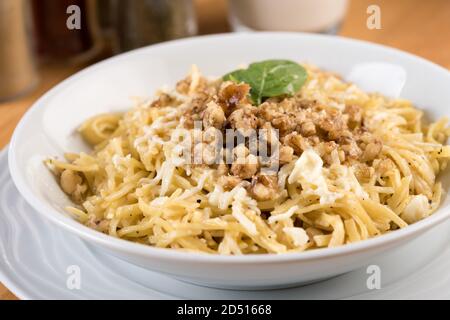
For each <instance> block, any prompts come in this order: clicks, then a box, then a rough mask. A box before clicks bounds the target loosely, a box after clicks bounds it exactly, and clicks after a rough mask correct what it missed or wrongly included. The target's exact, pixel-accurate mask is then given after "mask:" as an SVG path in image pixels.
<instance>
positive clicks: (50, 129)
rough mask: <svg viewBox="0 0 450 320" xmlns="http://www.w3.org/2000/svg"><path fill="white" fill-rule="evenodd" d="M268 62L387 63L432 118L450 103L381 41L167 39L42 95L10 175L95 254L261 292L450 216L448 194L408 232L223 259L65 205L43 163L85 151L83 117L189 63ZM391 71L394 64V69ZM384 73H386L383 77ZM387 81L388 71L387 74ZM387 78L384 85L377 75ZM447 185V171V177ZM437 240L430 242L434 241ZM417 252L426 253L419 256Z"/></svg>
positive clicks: (13, 155)
mask: <svg viewBox="0 0 450 320" xmlns="http://www.w3.org/2000/svg"><path fill="white" fill-rule="evenodd" d="M268 58H286V59H292V60H296V61H305V62H311V63H314V64H316V65H318V66H319V67H322V68H325V69H328V70H331V71H334V72H337V73H340V74H342V75H348V74H349V73H350V71H351V70H352V68H353V67H354V66H355V65H357V64H364V63H371V62H377V63H380V62H381V63H389V64H390V65H395V66H396V67H397V68H400V69H403V70H404V73H405V74H406V81H405V83H404V86H403V84H402V86H401V96H402V97H403V98H406V99H410V100H412V101H413V102H414V103H415V104H416V105H417V106H419V107H421V108H424V109H426V111H427V114H428V115H429V116H430V117H431V118H437V117H438V116H442V115H444V114H445V113H447V114H448V110H446V109H445V108H447V107H448V106H449V105H450V90H447V89H448V88H449V87H450V73H449V72H448V71H447V70H445V69H443V68H441V67H439V66H437V65H435V64H433V63H431V62H428V61H426V60H424V59H421V58H419V57H416V56H413V55H411V54H408V53H404V52H401V51H399V50H395V49H390V48H387V47H383V46H380V45H374V44H370V43H366V42H361V41H355V40H349V39H344V38H339V37H332V36H323V35H310V34H299V33H253V34H228V35H215V36H206V37H198V38H191V39H185V40H178V41H174V42H169V43H163V44H159V45H155V46H151V47H147V48H143V49H139V50H136V51H132V52H129V53H126V54H122V55H120V56H117V57H114V58H111V59H108V60H106V61H103V62H101V63H98V64H96V65H94V66H91V67H89V68H87V69H86V70H84V71H81V72H79V73H78V74H76V75H74V76H72V77H70V78H69V79H67V80H65V81H64V82H62V83H61V84H59V85H58V86H56V87H55V88H53V89H52V90H51V91H49V92H48V93H47V94H45V95H44V96H43V97H42V98H41V99H39V101H37V102H36V103H35V104H34V106H33V107H32V108H31V109H30V110H29V111H28V112H27V114H26V115H25V116H24V117H23V119H22V120H21V122H20V123H19V125H18V126H17V128H16V130H15V132H14V135H13V138H12V141H11V144H10V152H9V167H10V171H11V175H12V178H13V180H14V182H15V184H16V186H17V188H18V189H19V191H20V193H21V194H22V195H23V196H24V198H25V199H26V200H27V201H28V202H29V203H30V204H31V205H32V206H33V207H34V208H35V209H36V210H37V211H38V212H39V213H40V214H42V216H43V217H45V218H47V219H49V220H51V221H52V222H54V223H56V224H57V225H58V226H60V227H61V228H64V229H65V230H66V231H67V232H71V233H74V234H76V235H78V236H80V237H81V238H82V239H84V240H85V241H86V242H88V243H89V244H92V245H93V248H95V249H96V250H101V251H102V252H109V253H110V254H113V255H114V256H116V257H119V258H121V259H124V260H127V261H130V262H132V263H134V264H137V265H140V266H142V267H144V268H148V269H151V270H156V271H159V272H162V273H166V274H169V275H172V276H173V277H176V278H178V279H183V280H185V281H189V282H194V283H199V284H202V285H206V286H215V287H225V288H238V289H250V288H252V289H258V288H259V289H260V288H271V287H283V286H293V285H296V284H300V283H306V282H311V281H316V280H319V279H324V278H328V277H331V276H335V275H338V274H341V273H344V272H348V271H350V270H353V269H356V268H359V267H361V266H363V265H365V264H366V263H367V262H368V261H369V260H370V259H373V258H375V257H376V256H377V255H379V254H381V253H383V252H385V251H387V250H392V249H393V248H398V247H400V246H402V245H404V244H405V243H407V242H408V241H409V240H411V239H412V238H414V237H417V236H418V235H420V234H422V233H423V232H424V231H426V230H428V229H429V228H431V227H433V226H435V225H437V224H440V223H442V222H443V221H444V220H445V219H447V218H448V217H449V215H450V210H449V204H450V200H449V197H445V199H444V201H443V203H442V206H441V208H440V209H439V210H438V211H437V212H436V213H435V214H434V215H432V216H430V217H428V218H426V219H424V220H422V221H419V222H417V223H415V224H413V225H411V226H408V227H407V228H404V229H402V230H398V231H395V232H392V233H390V234H387V235H383V236H380V237H377V238H374V239H370V240H366V241H362V242H359V243H355V244H350V245H346V246H342V247H338V248H327V249H318V250H313V251H307V252H303V253H295V254H283V255H274V254H267V255H247V256H218V255H205V254H195V253H186V252H178V251H175V250H170V249H160V248H153V247H150V246H144V245H140V244H136V243H132V242H128V241H125V240H121V239H116V238H113V237H110V236H107V235H104V234H102V233H99V232H96V231H94V230H91V229H89V228H87V227H85V226H83V225H81V224H80V223H78V222H77V221H75V220H74V219H73V218H71V217H70V216H69V215H68V214H67V213H65V211H64V209H63V208H64V207H65V206H66V205H68V204H69V200H68V198H67V197H66V196H65V195H64V193H63V192H62V191H61V190H60V188H59V186H58V185H57V183H56V180H55V179H54V177H53V176H52V175H51V174H50V172H49V171H48V170H47V168H46V167H45V166H44V165H43V164H42V160H43V159H45V158H46V157H48V156H54V155H56V156H62V155H63V152H65V151H80V150H86V149H87V147H86V146H85V145H84V144H83V143H82V142H81V140H80V138H79V137H78V135H77V134H75V128H76V127H78V126H79V125H80V124H81V123H82V122H83V120H85V119H86V118H88V117H90V116H92V115H95V114H98V113H101V112H106V111H114V110H119V109H120V110H124V109H127V108H129V107H130V106H131V104H132V103H131V101H130V97H133V96H145V97H148V96H151V95H152V93H153V92H154V91H155V90H156V89H157V88H159V87H161V86H162V85H166V84H167V85H174V84H175V82H176V81H177V80H178V79H181V78H183V77H184V76H185V75H186V73H187V72H188V70H189V67H190V65H191V64H193V63H195V64H197V65H198V66H199V67H200V69H201V70H202V71H203V73H204V74H205V75H208V76H211V75H216V76H220V75H222V74H224V73H226V72H228V71H230V70H233V69H235V68H236V66H238V65H239V64H241V63H248V62H252V61H258V60H263V59H268ZM388 70H389V68H388ZM382 77H383V75H382ZM384 77H386V79H381V80H382V81H381V82H384V81H387V80H389V78H390V75H389V73H388V74H387V75H386V74H384ZM378 82H380V81H378ZM440 179H441V181H443V182H444V184H445V185H446V187H447V186H448V184H449V180H450V175H449V174H445V175H443V176H441V178H440ZM429 245H430V246H432V245H433V244H429ZM418 254H419V253H418Z"/></svg>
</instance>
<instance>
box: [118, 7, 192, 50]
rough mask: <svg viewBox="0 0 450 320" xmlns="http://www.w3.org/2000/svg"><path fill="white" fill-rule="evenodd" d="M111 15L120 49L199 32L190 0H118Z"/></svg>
mask: <svg viewBox="0 0 450 320" xmlns="http://www.w3.org/2000/svg"><path fill="white" fill-rule="evenodd" d="M112 7H114V8H115V10H116V16H115V17H114V19H112V21H113V23H114V26H113V28H114V30H115V32H116V33H117V44H118V49H119V51H127V50H131V49H135V48H139V47H143V46H146V45H149V44H153V43H157V42H162V41H167V40H172V39H178V38H183V37H188V36H193V35H195V34H196V33H197V24H196V20H195V13H194V8H193V4H192V1H191V0H133V1H116V4H115V6H112Z"/></svg>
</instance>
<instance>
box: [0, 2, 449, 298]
mask: <svg viewBox="0 0 450 320" xmlns="http://www.w3.org/2000/svg"><path fill="white" fill-rule="evenodd" d="M194 1H195V6H196V10H197V16H198V20H199V32H200V33H201V34H208V33H219V32H227V31H229V26H228V23H227V2H226V0H194ZM372 4H375V5H378V6H379V7H380V8H381V27H382V28H381V30H369V29H368V28H367V25H366V21H367V17H368V14H367V7H368V6H369V5H372ZM339 34H340V35H343V36H346V37H351V38H358V39H363V40H368V41H372V42H377V43H381V44H385V45H389V46H392V47H396V48H399V49H402V50H405V51H409V52H411V53H414V54H417V55H420V56H422V57H424V58H426V59H429V60H431V61H433V62H435V63H437V64H440V65H442V66H444V67H446V68H449V69H450V1H448V0H428V1H423V0H352V1H351V2H350V6H349V10H348V13H347V16H346V18H345V20H344V22H343V24H342V27H341V30H340V32H339ZM78 69H80V67H73V66H72V67H68V66H62V65H55V64H53V65H43V66H41V67H40V70H39V72H40V83H39V85H38V86H37V87H36V88H35V90H33V91H32V92H31V93H30V94H28V95H26V96H24V97H22V98H20V99H18V100H14V101H11V102H7V103H3V104H0V128H1V130H0V147H3V146H6V145H7V144H8V141H9V139H10V137H11V134H12V132H13V130H14V128H15V126H16V124H17V122H18V121H19V119H20V118H21V116H22V115H23V114H24V112H25V111H26V110H27V109H28V108H29V107H30V106H31V105H32V103H33V102H34V101H35V100H36V99H37V98H39V97H40V96H41V95H42V94H43V93H44V92H46V91H47V90H49V89H50V88H51V87H53V86H54V85H55V84H57V83H58V82H60V81H61V80H63V79H65V78H67V77H68V76H69V75H71V74H73V73H74V72H76V71H77V70H78ZM0 85H1V84H0ZM0 299H16V297H15V296H14V295H13V294H12V293H11V292H10V291H8V289H7V288H5V287H4V286H3V285H2V284H0Z"/></svg>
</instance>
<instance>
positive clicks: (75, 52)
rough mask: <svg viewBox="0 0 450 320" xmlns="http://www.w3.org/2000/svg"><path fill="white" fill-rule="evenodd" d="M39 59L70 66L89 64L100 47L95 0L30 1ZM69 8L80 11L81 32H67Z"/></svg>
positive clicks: (74, 30) (68, 30)
mask: <svg viewBox="0 0 450 320" xmlns="http://www.w3.org/2000/svg"><path fill="white" fill-rule="evenodd" d="M31 4H32V13H33V20H34V36H35V39H36V40H35V41H36V50H37V54H38V55H39V58H40V59H41V60H44V61H62V62H70V63H72V64H79V63H85V62H89V61H90V60H92V59H93V58H95V56H96V55H98V53H99V51H100V50H101V47H102V42H101V41H102V40H101V37H100V34H99V30H100V29H99V25H98V21H97V12H96V10H97V5H96V0H57V1H55V0H31ZM70 6H77V7H78V8H79V9H80V21H81V26H80V29H69V28H68V27H67V20H68V19H69V17H70V16H71V13H68V12H67V9H68V8H69V7H70Z"/></svg>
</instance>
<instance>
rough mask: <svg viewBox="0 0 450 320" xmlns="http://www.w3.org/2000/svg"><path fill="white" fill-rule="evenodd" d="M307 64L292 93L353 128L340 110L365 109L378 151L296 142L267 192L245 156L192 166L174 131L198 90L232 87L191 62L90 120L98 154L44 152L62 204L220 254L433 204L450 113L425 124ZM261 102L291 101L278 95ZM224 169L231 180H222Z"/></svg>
mask: <svg viewBox="0 0 450 320" xmlns="http://www.w3.org/2000/svg"><path fill="white" fill-rule="evenodd" d="M305 68H306V69H307V71H308V80H307V82H306V84H305V85H304V86H303V87H302V88H301V90H300V91H299V92H298V93H297V94H296V96H295V97H293V98H291V99H300V98H301V99H303V100H308V101H314V103H315V104H319V105H322V106H326V108H327V109H324V110H327V112H330V114H339V115H343V117H344V119H345V121H347V122H346V123H349V126H352V124H351V121H353V120H348V119H351V116H352V113H347V111H345V112H344V111H343V110H344V109H345V110H347V109H348V107H349V106H358V108H360V109H361V110H362V120H355V121H356V122H358V121H359V122H358V123H359V124H357V125H356V126H361V127H364V130H365V131H366V132H368V133H370V134H371V135H372V136H373V137H375V138H376V139H377V141H380V142H381V145H382V146H381V147H380V149H379V150H377V151H378V152H377V153H376V156H375V157H372V158H368V157H369V156H368V154H369V153H370V150H369V149H370V148H372V147H373V148H375V147H376V144H373V145H371V143H370V142H361V143H360V142H358V143H360V144H359V148H360V149H361V150H362V151H361V153H360V154H358V155H357V156H355V157H354V158H353V160H351V161H350V160H348V157H349V155H351V152H352V150H351V149H345V147H343V148H342V149H339V147H335V148H334V149H333V150H332V151H331V152H329V153H328V154H329V156H328V158H326V157H327V152H322V153H321V151H320V146H325V145H326V146H328V145H330V144H329V143H331V142H334V141H339V139H341V138H336V139H334V138H329V141H326V143H328V144H326V143H325V142H324V143H321V144H316V145H313V146H311V147H310V148H305V149H303V150H302V151H301V152H299V153H297V151H296V149H295V148H294V154H292V159H291V160H290V161H288V162H287V163H284V164H282V165H281V166H280V167H279V169H278V170H277V171H276V174H275V178H274V181H275V183H274V184H270V183H271V181H272V180H270V179H269V180H270V181H268V184H267V185H260V187H261V188H262V189H261V190H256V189H251V188H255V187H256V184H257V183H256V182H257V181H259V180H257V179H259V178H255V177H250V178H246V177H244V178H242V176H241V177H240V178H239V179H238V178H237V176H238V175H239V174H243V172H244V169H249V168H250V169H251V168H253V167H250V166H247V167H245V164H244V165H242V166H243V167H239V168H240V169H242V170H241V171H239V172H238V174H234V175H233V174H231V172H230V171H229V170H230V166H229V165H225V171H224V172H225V173H224V172H222V171H221V168H222V169H223V168H224V165H223V164H218V165H203V164H195V163H194V164H192V163H186V161H185V159H184V158H183V157H182V156H181V153H182V150H181V149H180V147H179V143H178V142H179V141H178V139H179V138H180V136H177V134H178V133H177V129H179V128H185V127H186V126H187V123H188V122H189V114H191V113H195V110H196V109H195V108H197V104H198V103H199V101H200V100H199V99H200V98H199V97H201V96H202V95H206V96H208V97H209V100H208V101H209V102H208V103H204V104H205V105H207V106H204V108H207V110H210V109H211V110H212V108H213V107H216V105H220V103H221V102H220V99H219V98H220V90H224V86H225V84H224V83H223V82H222V81H220V80H215V79H207V78H204V77H203V76H201V75H200V73H199V71H198V70H197V69H196V68H194V69H193V71H192V72H191V74H190V75H189V76H188V77H187V78H186V79H185V80H184V81H181V82H179V84H178V85H177V88H176V89H174V90H171V91H160V92H158V93H157V95H156V98H155V99H154V100H151V101H148V102H139V103H137V105H136V106H135V107H134V108H133V109H132V110H130V111H129V112H126V113H123V114H118V113H114V114H102V115H98V116H96V117H94V118H91V119H89V120H87V121H86V122H85V123H84V124H83V125H82V126H81V127H80V129H79V133H80V134H81V135H82V137H83V138H84V139H85V140H86V141H87V142H88V143H89V144H91V145H92V146H93V152H92V154H90V155H87V154H84V153H81V154H73V153H71V154H67V155H66V161H61V160H57V159H49V160H47V164H48V166H49V167H50V168H51V169H52V170H53V171H54V172H55V174H56V176H57V177H58V178H59V179H60V184H61V187H62V189H63V190H64V191H65V192H66V193H67V194H68V195H70V196H71V198H72V199H73V201H74V202H75V204H74V206H72V207H69V208H68V209H67V210H68V211H69V212H70V213H71V214H73V215H74V217H76V218H77V219H78V220H79V221H80V222H81V223H83V224H86V225H87V226H89V227H91V228H94V229H96V230H98V231H100V232H104V233H106V234H109V235H111V236H114V237H118V238H123V239H126V240H129V241H135V242H138V243H142V244H147V245H151V246H155V247H162V248H172V249H176V250H187V251H196V252H204V253H212V254H214V253H215V254H225V255H240V254H251V253H285V252H299V251H304V250H310V249H315V248H322V247H335V246H340V245H344V244H348V243H354V242H358V241H362V240H365V239H368V238H371V237H376V236H379V235H382V234H384V233H386V232H391V231H393V230H396V229H398V228H404V227H406V226H408V224H411V223H414V222H416V221H418V220H420V219H423V218H425V217H427V216H429V215H430V214H432V213H433V212H434V211H435V210H437V208H438V207H439V203H440V200H441V195H442V192H443V190H442V186H441V184H440V183H439V182H437V181H436V177H437V175H438V174H439V172H441V171H442V170H444V169H445V168H446V167H447V163H448V160H449V158H450V147H449V146H447V145H445V144H446V141H447V138H448V136H449V134H450V130H449V129H448V127H447V120H446V119H441V120H439V121H437V122H435V123H432V124H430V125H428V126H427V125H426V123H425V122H424V121H423V120H422V116H423V113H422V112H421V111H420V110H418V109H416V108H415V107H414V106H412V105H411V103H410V102H408V101H405V100H401V99H389V98H386V97H383V96H381V95H379V94H368V93H365V92H363V91H361V90H360V89H358V88H357V87H356V86H354V85H352V84H349V83H346V82H344V81H343V80H341V79H340V78H338V77H337V76H335V75H332V74H329V73H327V72H324V71H321V70H319V69H317V68H316V67H314V66H308V65H306V66H305ZM217 96H219V98H217ZM303 100H302V101H303ZM211 101H212V102H211ZM286 101H288V100H286ZM295 101H298V100H295ZM266 103H274V104H280V105H282V104H283V103H285V102H283V98H279V99H278V100H277V99H272V100H269V102H266ZM208 108H209V109H208ZM249 108H250V107H249ZM261 108H262V107H261ZM324 108H325V107H324ZM329 109H333V110H334V111H333V110H331V111H329ZM251 110H253V109H251ZM333 112H334V113H333ZM322 113H324V112H322ZM318 114H320V112H318ZM244 116H245V114H244ZM202 117H204V118H205V117H206V113H202ZM227 117H228V120H226V121H229V122H231V121H232V118H231V116H229V115H227ZM213 120H214V119H213ZM204 122H205V121H204ZM226 123H228V122H226ZM272 123H274V122H272ZM321 125H322V124H320V125H316V128H319V127H320V126H321ZM302 128H303V127H302ZM320 128H322V127H320ZM320 130H322V129H320ZM351 130H357V129H354V128H352V129H351ZM204 131H205V130H203V133H204ZM320 132H322V131H320ZM355 132H356V131H355ZM190 133H191V134H192V135H193V136H195V135H196V134H197V133H196V131H195V130H191V131H190ZM317 134H319V133H317ZM329 135H331V131H330V133H329ZM304 136H305V137H307V136H308V135H306V134H304ZM362 136H364V132H363V133H362ZM289 137H290V136H289ZM289 137H288V138H289ZM288 138H286V139H285V140H283V141H287V140H288ZM327 139H328V138H327ZM316 140H317V139H316ZM280 141H282V140H281V139H280ZM308 141H314V139H313V138H309V140H308ZM347 145H348V146H352V144H351V142H349V143H348V144H347ZM205 147H206V148H208V144H205ZM355 148H356V147H355ZM280 150H281V149H280ZM244 156H245V154H244ZM247 157H249V156H248V155H247ZM280 159H281V156H280ZM233 166H234V164H233ZM236 167H237V165H236ZM221 175H225V176H226V178H229V179H230V180H227V181H228V182H230V183H231V182H234V181H235V180H236V184H234V185H231V186H227V185H226V184H222V183H219V181H222V180H221V179H222V178H221ZM253 175H254V176H255V175H256V174H253ZM258 177H259V176H258ZM234 178H236V179H234ZM233 179H234V180H233ZM255 179H256V180H255ZM255 181H256V182H255ZM269 185H270V188H272V189H270V190H272V191H273V192H271V193H270V194H269V196H268V197H266V198H261V199H260V198H258V197H257V196H254V193H256V194H258V193H257V192H260V193H261V192H263V191H264V190H265V189H264V188H263V187H264V186H269ZM267 188H268V187H267ZM252 192H254V193H252ZM261 197H262V196H261Z"/></svg>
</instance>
